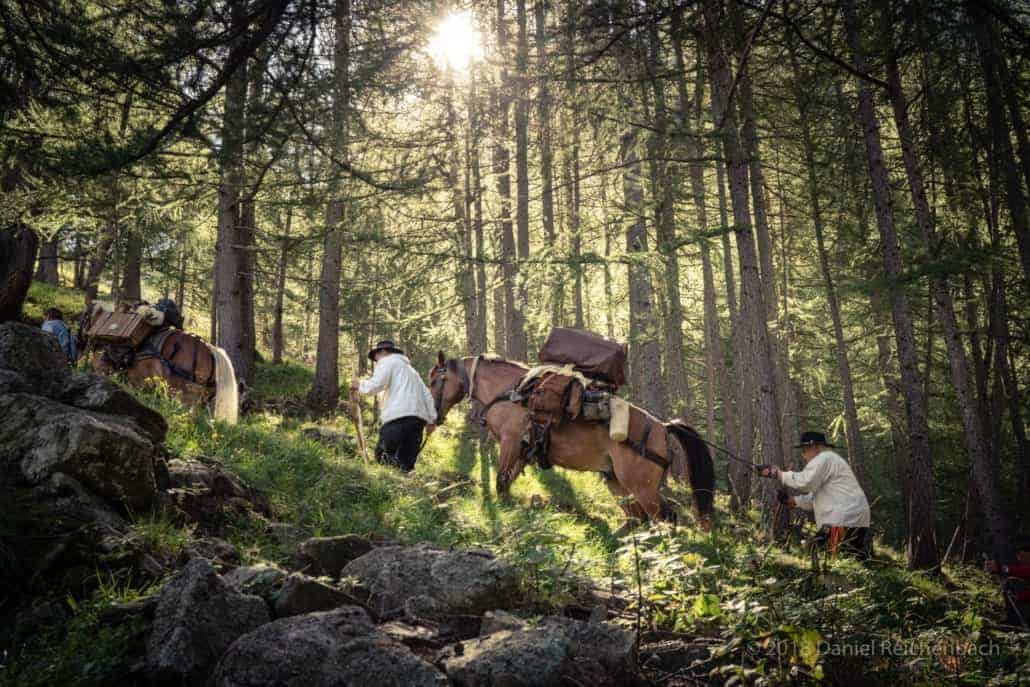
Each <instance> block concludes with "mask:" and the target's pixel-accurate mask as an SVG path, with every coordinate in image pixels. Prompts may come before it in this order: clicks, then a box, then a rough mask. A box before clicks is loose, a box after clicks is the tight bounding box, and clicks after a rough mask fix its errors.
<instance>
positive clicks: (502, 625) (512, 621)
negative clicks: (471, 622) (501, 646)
mask: <svg viewBox="0 0 1030 687" xmlns="http://www.w3.org/2000/svg"><path fill="white" fill-rule="evenodd" d="M526 626H527V623H526V621H525V620H523V619H522V618H520V617H518V616H517V615H513V614H511V613H508V612H507V611H487V612H486V613H485V614H484V615H483V622H482V623H481V624H480V626H479V636H480V637H486V636H487V635H492V634H493V633H494V632H500V631H501V630H521V629H523V628H525V627H526Z"/></svg>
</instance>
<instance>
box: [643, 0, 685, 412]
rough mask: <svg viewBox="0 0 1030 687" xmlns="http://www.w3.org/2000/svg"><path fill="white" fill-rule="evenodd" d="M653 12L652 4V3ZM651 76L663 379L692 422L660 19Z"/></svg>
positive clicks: (654, 26) (651, 47)
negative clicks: (663, 308)
mask: <svg viewBox="0 0 1030 687" xmlns="http://www.w3.org/2000/svg"><path fill="white" fill-rule="evenodd" d="M649 7H650V9H651V10H652V11H655V8H654V7H653V3H650V4H649ZM647 34H648V35H647V53H646V54H647V60H646V62H645V64H646V66H647V76H648V79H649V81H650V87H651V95H652V97H653V98H654V127H655V130H654V132H653V133H652V134H651V137H650V139H649V145H648V147H649V149H650V151H651V164H650V168H651V186H652V197H653V198H654V202H655V236H656V241H657V244H658V252H659V253H660V254H661V256H662V262H663V263H664V270H665V274H664V281H665V303H666V316H665V319H664V323H663V324H664V326H663V330H662V335H663V340H664V343H665V347H664V348H665V379H666V381H667V392H668V394H669V411H670V413H671V414H672V415H673V416H675V417H682V418H684V419H686V420H687V421H688V422H689V421H690V413H691V412H692V411H693V408H692V405H693V404H692V403H691V400H692V399H690V398H689V385H688V383H687V378H686V372H685V371H684V365H683V355H684V354H683V304H682V302H681V300H680V270H679V256H678V250H677V249H678V247H679V246H678V241H677V237H676V208H675V200H676V191H677V188H678V186H679V184H680V182H679V179H678V170H677V169H675V168H674V167H673V166H672V165H670V164H669V162H668V158H669V157H670V155H669V152H670V147H671V141H670V134H669V113H668V106H667V104H666V99H665V83H664V80H663V79H664V76H662V77H659V74H658V71H659V68H660V64H661V61H662V56H661V44H660V39H659V35H658V23H657V19H654V18H652V19H651V20H650V21H649V22H648V25H647Z"/></svg>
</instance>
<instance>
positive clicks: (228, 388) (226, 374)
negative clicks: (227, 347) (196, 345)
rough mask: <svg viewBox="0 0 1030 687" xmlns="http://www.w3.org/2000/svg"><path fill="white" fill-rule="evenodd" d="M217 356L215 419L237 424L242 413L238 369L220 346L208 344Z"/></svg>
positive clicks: (212, 353)
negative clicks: (235, 368)
mask: <svg viewBox="0 0 1030 687" xmlns="http://www.w3.org/2000/svg"><path fill="white" fill-rule="evenodd" d="M207 347H208V350H210V351H211V355H212V356H214V358H215V408H214V412H215V419H216V420H221V421H223V422H228V423H229V424H230V425H235V424H236V421H237V420H238V419H239V415H240V391H239V388H238V387H237V386H236V371H235V370H233V367H232V361H231V360H229V355H228V354H227V353H226V352H225V351H224V350H222V349H221V348H219V347H218V346H212V345H211V344H207Z"/></svg>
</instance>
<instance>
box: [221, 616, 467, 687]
mask: <svg viewBox="0 0 1030 687" xmlns="http://www.w3.org/2000/svg"><path fill="white" fill-rule="evenodd" d="M214 684H215V687H265V686H266V685H278V686H280V687H338V686H342V685H347V686H348V687H361V686H364V685H368V686H369V687H372V686H373V685H375V686H377V687H443V686H444V685H447V684H448V682H447V678H446V677H444V676H443V674H441V673H440V672H439V671H437V670H436V669H435V668H433V666H431V665H430V664H429V663H426V662H425V661H423V660H422V659H420V658H418V657H417V656H415V655H414V654H413V653H412V652H411V651H410V650H409V649H408V648H407V647H405V646H403V645H401V644H399V643H397V642H395V641H393V640H392V639H390V637H389V636H387V635H386V634H385V633H383V632H381V631H380V630H378V629H377V628H376V627H375V626H374V625H373V624H372V622H371V620H370V619H369V617H368V615H367V614H366V613H365V611H364V610H363V609H361V608H358V607H355V606H343V607H341V608H338V609H336V610H333V611H328V612H325V613H309V614H307V615H300V616H295V617H292V618H283V619H281V620H276V621H275V622H273V623H269V624H268V625H264V626H262V627H260V628H258V629H257V630H254V631H253V632H251V633H249V634H247V635H244V636H243V637H240V638H239V639H238V640H236V642H235V643H234V644H233V645H232V647H231V648H230V649H229V651H228V652H227V653H226V654H225V656H223V657H222V660H221V662H220V663H219V664H218V668H217V670H216V671H215V675H214Z"/></svg>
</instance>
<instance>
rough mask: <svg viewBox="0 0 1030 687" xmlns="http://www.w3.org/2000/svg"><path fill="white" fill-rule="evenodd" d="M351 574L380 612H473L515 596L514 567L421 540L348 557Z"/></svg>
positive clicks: (481, 554) (478, 553) (501, 605)
mask: <svg viewBox="0 0 1030 687" xmlns="http://www.w3.org/2000/svg"><path fill="white" fill-rule="evenodd" d="M342 576H343V577H347V578H355V579H356V580H357V581H358V582H359V583H360V585H361V586H362V587H363V589H364V590H365V591H366V592H367V593H368V595H369V603H370V604H371V606H372V607H373V608H375V610H376V612H377V613H379V614H380V615H389V614H392V613H399V612H402V611H405V610H406V609H407V610H409V613H408V615H409V616H410V615H418V616H422V615H426V614H428V613H432V614H437V615H450V614H475V615H479V614H482V613H483V612H485V611H487V610H490V609H494V608H505V607H509V606H510V605H511V604H512V603H513V602H514V601H515V600H516V597H517V594H518V578H517V575H516V572H515V569H514V568H513V567H512V566H511V565H509V564H508V563H505V562H504V561H501V560H498V559H497V558H495V557H494V556H493V554H491V553H489V552H488V551H482V550H467V551H445V550H442V549H438V548H435V547H432V546H428V545H425V544H419V545H417V546H411V547H406V546H382V547H379V548H376V549H372V551H370V552H368V553H366V554H365V555H364V556H361V557H360V558H358V559H356V560H354V561H351V562H350V563H348V564H347V566H346V567H344V569H343V573H342Z"/></svg>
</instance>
